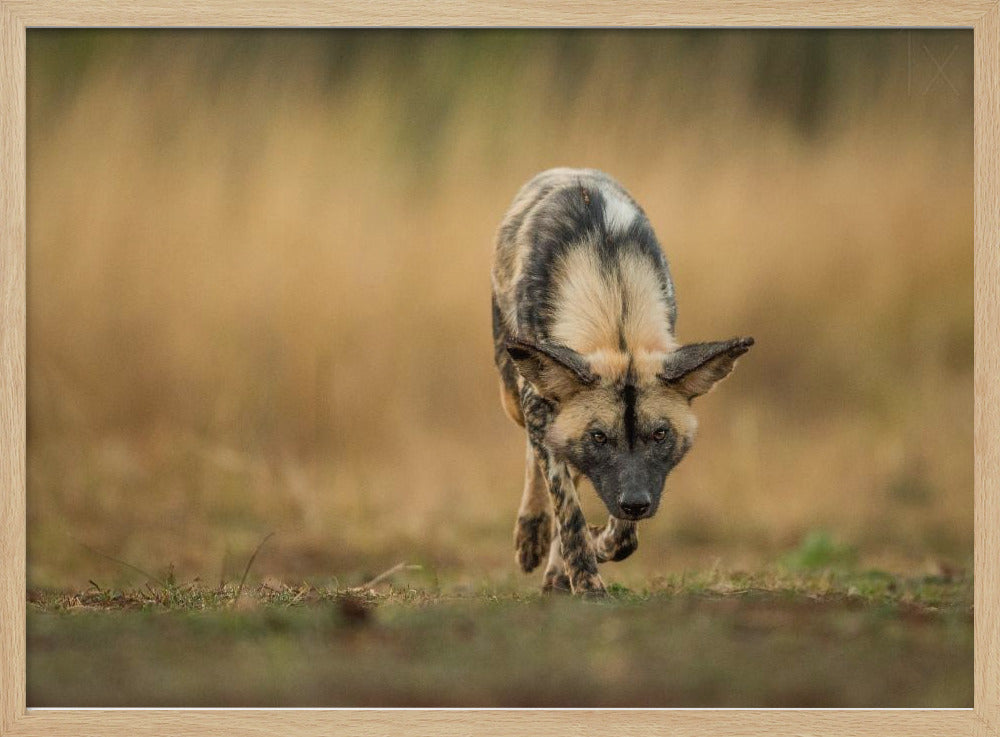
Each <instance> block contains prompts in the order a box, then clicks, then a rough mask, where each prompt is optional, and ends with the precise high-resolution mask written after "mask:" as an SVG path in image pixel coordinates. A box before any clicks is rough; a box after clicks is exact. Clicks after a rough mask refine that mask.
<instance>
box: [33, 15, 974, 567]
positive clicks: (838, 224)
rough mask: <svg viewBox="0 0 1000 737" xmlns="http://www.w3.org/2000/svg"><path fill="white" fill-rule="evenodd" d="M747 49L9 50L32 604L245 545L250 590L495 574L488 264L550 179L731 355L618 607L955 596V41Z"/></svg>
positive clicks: (959, 424) (505, 449) (962, 327)
mask: <svg viewBox="0 0 1000 737" xmlns="http://www.w3.org/2000/svg"><path fill="white" fill-rule="evenodd" d="M775 33H780V32H765V31H754V32H698V31H690V32H676V31H656V32H653V31H642V32H638V31H636V32H607V31H603V32H596V31H590V32H560V33H554V32H541V31H534V32H500V31H495V32H459V31H441V32H430V31H420V32H412V31H411V32H401V31H395V32H386V31H383V32H374V31H347V32H307V31H301V32H256V33H247V32H243V33H237V32H182V31H175V32H128V33H126V32H121V31H119V32H104V33H97V32H85V31H72V32H54V31H34V30H33V31H31V32H30V33H29V66H28V77H29V90H28V96H29V122H28V157H29V158H28V300H29V304H28V382H29V386H28V415H29V417H28V422H29V428H28V429H29V436H28V437H29V440H28V499H29V522H28V524H29V530H28V533H29V579H30V580H31V582H33V583H34V584H35V585H79V584H82V583H85V582H86V580H87V579H88V578H96V577H100V576H103V577H105V579H108V580H111V579H114V578H120V577H124V576H127V575H130V574H129V571H128V570H127V569H124V568H121V567H120V566H117V565H116V564H114V563H112V562H110V561H109V560H107V559H105V558H102V557H101V556H100V555H98V554H95V553H93V552H91V551H93V550H98V551H101V552H103V553H104V554H107V555H110V556H113V557H115V558H118V559H121V560H125V561H129V562H130V563H132V564H133V565H136V566H139V567H141V568H144V569H156V570H162V569H163V568H165V567H166V566H167V565H168V564H174V565H175V566H176V568H177V570H178V571H179V573H180V574H181V575H183V576H187V577H191V576H195V575H198V576H201V577H202V578H211V577H215V576H223V577H225V576H229V577H232V576H233V575H238V574H239V570H240V569H241V566H242V562H243V561H245V559H246V556H247V555H248V554H249V552H250V551H251V550H252V549H253V546H254V545H255V543H256V542H257V540H259V539H260V538H261V537H262V536H263V535H264V534H266V533H267V532H269V531H271V530H276V531H277V534H276V536H275V537H274V538H273V539H272V540H271V541H270V542H269V543H268V546H267V547H266V549H265V551H264V552H263V553H262V554H261V556H260V557H259V559H258V561H257V563H256V567H255V570H256V571H258V572H260V573H269V574H274V575H277V576H282V577H286V578H287V577H295V576H355V575H360V573H361V572H363V571H372V570H377V569H379V568H380V567H382V566H386V565H389V564H392V563H395V562H397V561H398V560H402V559H406V560H410V561H416V562H424V563H427V564H428V565H429V566H432V567H434V568H435V569H436V570H439V571H442V572H444V573H443V574H442V575H448V576H451V577H453V578H457V579H461V580H468V581H469V582H472V583H475V582H477V581H483V580H495V579H502V578H505V577H513V576H514V575H515V574H514V564H513V557H512V550H511V541H510V528H511V525H512V522H513V518H514V514H515V511H516V508H517V503H518V498H519V494H520V483H521V475H522V470H521V463H522V458H523V454H522V443H523V438H522V434H521V431H520V430H519V429H517V428H515V427H514V426H513V425H511V424H510V423H509V422H508V421H507V420H506V418H505V417H504V416H503V413H502V411H501V409H500V405H499V401H498V392H497V382H496V377H495V372H494V369H493V366H492V344H491V336H490V332H489V276H488V274H489V264H490V258H491V245H492V244H491V241H492V237H493V233H494V230H495V228H496V225H497V223H498V222H499V220H500V217H501V216H502V214H503V212H504V209H505V208H506V206H507V205H508V203H509V201H510V199H511V198H512V196H513V194H514V192H515V191H516V190H517V188H518V187H519V186H520V185H521V184H522V183H523V182H524V181H525V180H526V179H528V178H529V177H530V176H532V175H533V174H534V173H536V172H538V171H540V170H542V169H545V168H547V167H550V166H557V165H572V166H592V167H597V168H601V169H604V170H606V171H607V172H609V173H611V174H612V175H613V176H615V177H616V178H618V179H619V180H620V181H622V182H623V183H624V184H625V186H626V187H627V188H629V189H630V191H631V192H632V193H633V194H634V195H635V196H636V198H637V199H638V200H639V201H640V202H641V203H642V204H643V206H644V208H645V209H646V210H647V213H648V215H649V217H650V219H651V221H652V222H653V224H654V227H655V228H656V229H657V232H658V234H659V236H660V240H661V242H662V243H663V244H664V247H665V250H666V252H667V255H668V258H669V259H670V262H671V266H672V269H673V272H674V277H675V281H676V285H677V293H678V296H679V322H678V332H679V337H680V339H681V340H688V341H691V340H704V339H717V338H722V337H728V336H731V335H736V334H748V335H754V336H755V337H756V338H757V340H758V345H757V347H755V348H754V350H753V351H752V352H751V353H750V354H749V355H748V356H747V357H746V359H744V360H743V361H742V362H741V364H740V366H739V368H738V369H737V371H736V372H735V374H734V375H733V377H732V378H731V379H730V380H729V381H727V382H726V383H725V384H724V385H722V386H721V387H720V388H719V389H718V390H717V391H716V392H715V393H713V394H712V395H711V396H709V397H707V398H705V399H703V400H701V401H700V402H699V403H698V407H697V409H698V410H699V414H700V416H701V428H702V429H701V437H700V438H699V439H698V441H697V442H696V444H695V448H694V450H693V451H692V453H691V455H690V456H689V458H688V459H687V460H686V461H685V462H684V463H683V464H682V465H681V466H680V467H679V468H678V469H677V470H676V471H675V473H674V474H673V475H672V476H671V478H670V480H669V481H668V487H667V488H668V491H667V496H666V497H665V501H664V504H663V505H662V506H661V511H660V513H659V515H658V517H657V518H656V519H655V520H653V521H651V522H649V523H644V525H643V529H642V530H640V549H639V552H638V553H637V554H636V555H635V556H633V558H632V559H631V560H629V561H627V562H625V563H623V564H621V565H619V566H618V567H617V568H614V567H612V568H611V569H609V571H608V574H607V575H608V576H609V577H610V578H611V579H612V580H640V579H642V578H644V577H649V576H651V575H655V574H656V573H658V572H667V571H673V570H677V569H679V568H683V567H687V566H704V565H713V564H717V563H718V561H721V562H722V564H725V565H729V566H756V565H760V564H761V563H764V562H767V561H769V560H773V559H774V558H775V557H776V556H779V555H780V554H781V553H782V551H784V550H786V549H788V548H790V547H793V546H795V545H796V544H797V542H798V541H799V539H800V538H801V537H802V536H803V535H804V534H806V533H807V532H809V531H810V530H815V529H819V528H822V529H826V530H829V531H830V532H831V534H833V535H834V536H835V537H836V538H838V539H840V540H842V541H843V542H844V543H845V544H849V545H853V546H856V547H857V548H858V550H859V552H860V553H861V555H862V560H863V561H864V562H865V563H866V564H869V565H882V566H886V567H891V568H894V569H898V570H915V569H923V568H924V567H926V566H927V565H929V564H936V563H937V562H938V561H947V562H949V564H951V565H959V566H961V565H965V564H966V563H967V562H968V561H969V559H970V558H971V551H972V401H973V395H972V304H973V294H972V143H971V139H972V136H971V133H972V125H971V85H972V79H971V70H972V64H971V34H969V33H967V32H919V33H918V32H912V33H898V32H895V33H894V32H884V33H876V32H812V33H805V32H800V33H789V32H786V33H785V34H784V35H780V36H776V35H775ZM945 58H947V59H948V61H947V64H946V66H945V71H946V72H947V74H946V75H945V76H942V75H940V74H938V73H937V68H936V66H935V65H934V64H933V63H932V61H933V60H935V59H936V60H937V61H938V63H940V60H942V59H945ZM588 494H589V492H585V493H584V495H585V496H587V495H588ZM592 496H593V495H592V494H590V495H589V496H588V499H587V502H586V503H587V509H588V511H589V512H590V514H591V515H594V516H597V515H599V514H600V511H601V510H600V507H599V505H598V504H597V503H596V502H595V501H594V499H593V498H591V497H592ZM534 583H535V582H534V581H532V582H531V584H530V585H534Z"/></svg>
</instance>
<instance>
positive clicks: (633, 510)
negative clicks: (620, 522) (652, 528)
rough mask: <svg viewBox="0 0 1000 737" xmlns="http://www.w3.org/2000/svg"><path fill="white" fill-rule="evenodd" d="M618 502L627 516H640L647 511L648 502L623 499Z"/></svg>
mask: <svg viewBox="0 0 1000 737" xmlns="http://www.w3.org/2000/svg"><path fill="white" fill-rule="evenodd" d="M620 504H621V508H622V511H623V512H624V513H625V514H627V515H628V516H629V517H641V516H642V515H644V514H645V513H646V512H648V511H649V502H643V501H627V502H626V501H623V502H621V503H620Z"/></svg>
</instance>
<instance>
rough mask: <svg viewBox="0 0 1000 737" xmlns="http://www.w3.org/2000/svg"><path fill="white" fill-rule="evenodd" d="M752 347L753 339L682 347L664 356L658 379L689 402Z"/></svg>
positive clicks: (705, 391) (728, 372) (730, 368)
mask: <svg viewBox="0 0 1000 737" xmlns="http://www.w3.org/2000/svg"><path fill="white" fill-rule="evenodd" d="M753 344H754V340H753V338H732V339H731V340H720V341H716V342H714V343H692V344H690V345H686V346H682V347H681V348H678V349H677V350H676V351H674V352H673V353H671V354H670V355H669V356H667V358H666V360H665V361H664V362H663V370H662V371H661V372H660V373H659V378H660V380H661V381H662V382H664V383H665V384H666V385H667V386H670V387H671V388H673V389H676V390H677V391H678V392H680V393H681V394H682V395H683V396H685V397H687V399H689V400H691V399H694V398H695V397H700V396H701V395H702V394H707V393H708V392H709V391H711V390H712V387H714V386H715V385H716V383H718V382H719V381H721V380H722V379H724V378H726V377H727V376H729V374H730V373H731V372H732V370H733V367H734V366H735V365H736V359H737V358H739V357H740V356H742V355H743V354H744V353H746V352H747V351H748V350H750V346H752V345H753Z"/></svg>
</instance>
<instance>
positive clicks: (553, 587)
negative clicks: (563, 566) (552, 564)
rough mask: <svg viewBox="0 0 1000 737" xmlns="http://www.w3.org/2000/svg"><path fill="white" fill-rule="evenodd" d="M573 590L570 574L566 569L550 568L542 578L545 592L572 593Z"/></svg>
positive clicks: (543, 591)
mask: <svg viewBox="0 0 1000 737" xmlns="http://www.w3.org/2000/svg"><path fill="white" fill-rule="evenodd" d="M572 592H573V588H572V586H570V583H569V576H567V575H566V572H565V571H560V570H548V571H546V572H545V577H544V578H543V579H542V593H543V594H570V593H572Z"/></svg>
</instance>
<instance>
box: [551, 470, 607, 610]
mask: <svg viewBox="0 0 1000 737" xmlns="http://www.w3.org/2000/svg"><path fill="white" fill-rule="evenodd" d="M540 455H543V457H544V461H543V463H544V467H545V477H546V479H547V481H548V486H549V494H551V495H552V506H553V507H554V509H555V513H556V524H557V526H558V528H559V549H560V553H561V554H562V558H563V561H564V562H565V564H566V575H567V576H569V584H570V587H571V588H572V590H573V593H574V594H585V595H588V596H601V595H603V594H604V593H605V590H604V582H603V581H601V577H600V575H598V573H597V555H596V554H595V552H594V546H593V545H592V544H591V542H590V533H589V531H588V530H587V521H586V520H585V519H584V517H583V510H582V509H580V500H579V498H578V497H577V495H576V487H574V486H573V480H572V479H571V478H570V475H569V470H568V469H567V468H566V464H565V463H559V462H558V461H555V460H554V459H553V458H552V457H551V456H550V455H549V453H548V452H544V453H543V454H540Z"/></svg>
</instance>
